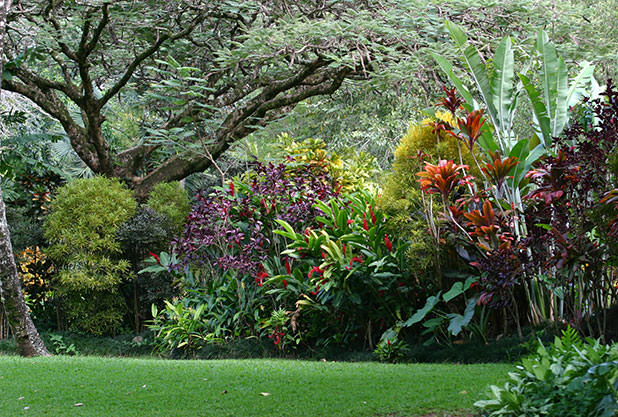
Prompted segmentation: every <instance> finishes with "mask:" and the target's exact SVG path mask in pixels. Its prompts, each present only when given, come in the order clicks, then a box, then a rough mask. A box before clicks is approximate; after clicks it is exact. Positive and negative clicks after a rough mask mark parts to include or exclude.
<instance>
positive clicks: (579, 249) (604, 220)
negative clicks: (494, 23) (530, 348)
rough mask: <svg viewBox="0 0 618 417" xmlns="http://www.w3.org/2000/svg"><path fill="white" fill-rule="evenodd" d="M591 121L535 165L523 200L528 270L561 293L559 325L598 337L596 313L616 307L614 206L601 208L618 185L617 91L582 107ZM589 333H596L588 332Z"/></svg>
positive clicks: (609, 88)
mask: <svg viewBox="0 0 618 417" xmlns="http://www.w3.org/2000/svg"><path fill="white" fill-rule="evenodd" d="M584 105H585V106H588V107H589V108H591V109H592V111H593V114H594V119H595V120H596V123H594V124H593V123H591V120H589V119H584V120H580V121H576V122H574V123H573V124H572V125H571V126H570V127H569V128H568V129H566V130H565V132H564V134H563V136H561V137H560V138H555V139H554V140H555V148H556V154H555V156H546V157H544V158H543V159H541V160H540V161H539V162H538V163H537V165H536V167H535V169H534V170H532V171H530V172H529V174H528V177H529V178H530V180H531V181H532V182H533V183H534V184H535V185H536V187H535V188H534V190H533V191H532V192H531V193H529V194H528V195H527V196H526V197H525V198H526V200H527V202H528V209H527V210H526V222H527V224H528V225H529V234H528V237H527V239H526V241H525V245H526V246H527V248H528V249H529V253H530V255H531V258H530V263H529V264H528V265H527V268H528V270H529V271H532V272H536V273H539V272H541V273H542V274H543V275H544V276H546V278H547V280H548V281H549V282H550V284H551V285H552V287H553V288H554V289H555V290H557V291H559V292H560V294H561V299H562V302H563V308H564V311H565V317H564V318H565V320H566V321H568V322H569V324H571V325H572V326H574V327H576V328H578V329H579V330H581V331H586V332H588V333H595V334H602V333H603V329H604V326H605V325H604V323H603V318H602V314H603V312H604V311H605V309H607V308H608V307H609V306H610V305H611V304H612V303H614V302H616V300H617V297H616V296H617V294H616V287H615V284H616V254H615V252H616V245H617V243H618V242H617V241H616V236H614V235H613V234H612V233H611V231H612V229H611V227H612V225H613V223H612V222H613V219H615V217H616V207H615V206H613V205H608V204H604V202H605V201H607V200H604V197H606V196H607V195H609V193H611V189H612V188H614V187H615V182H616V180H617V176H616V175H617V173H618V172H617V171H618V170H616V158H617V156H618V153H617V152H618V92H616V90H615V89H614V86H613V85H612V83H611V82H608V86H607V89H606V92H605V93H604V94H603V96H602V98H601V99H599V100H595V101H594V102H591V103H590V102H589V103H585V104H584ZM593 327H594V328H595V330H596V331H594V332H593V331H592V330H593Z"/></svg>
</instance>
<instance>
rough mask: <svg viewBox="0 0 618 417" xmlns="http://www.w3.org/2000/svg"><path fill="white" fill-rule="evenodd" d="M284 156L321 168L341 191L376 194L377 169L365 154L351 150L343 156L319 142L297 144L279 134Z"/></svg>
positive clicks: (286, 136)
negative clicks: (364, 191) (365, 191)
mask: <svg viewBox="0 0 618 417" xmlns="http://www.w3.org/2000/svg"><path fill="white" fill-rule="evenodd" d="M281 139H282V141H283V143H284V145H283V153H284V155H285V156H291V157H293V158H294V160H295V161H296V162H298V163H302V164H311V165H317V166H320V167H322V169H324V171H325V172H327V173H328V174H329V175H330V177H331V178H333V179H334V180H335V181H336V182H337V183H338V184H340V185H341V191H342V192H346V193H352V192H355V191H363V190H369V191H375V190H376V189H377V187H376V184H375V181H374V180H375V177H376V176H377V173H378V166H377V163H376V159H375V157H374V156H372V155H369V154H368V153H366V152H362V151H360V152H355V151H351V152H348V153H347V154H345V155H339V154H338V153H336V152H333V151H328V150H327V149H326V143H324V141H322V140H319V139H305V140H303V141H302V142H297V141H295V140H293V139H291V138H290V137H289V136H288V135H281Z"/></svg>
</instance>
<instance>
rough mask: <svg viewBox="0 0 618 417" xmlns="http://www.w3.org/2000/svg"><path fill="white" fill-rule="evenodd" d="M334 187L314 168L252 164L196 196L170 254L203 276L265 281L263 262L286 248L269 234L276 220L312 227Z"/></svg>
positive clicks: (334, 184)
mask: <svg viewBox="0 0 618 417" xmlns="http://www.w3.org/2000/svg"><path fill="white" fill-rule="evenodd" d="M337 188H338V187H337V184H336V183H335V181H334V180H333V179H332V178H331V177H330V176H329V175H328V174H327V173H325V171H324V170H321V169H320V168H319V167H318V166H315V165H309V164H293V165H292V164H272V163H270V164H264V163H255V164H254V165H253V169H252V170H251V171H249V172H248V173H246V174H245V175H244V176H243V177H242V178H240V179H236V180H234V181H230V183H229V185H228V187H226V189H218V190H216V191H215V192H213V193H212V194H210V195H198V196H197V204H196V205H195V206H194V207H193V210H192V211H191V213H190V214H189V216H188V218H187V223H186V224H187V226H186V229H185V231H184V233H183V235H182V236H181V237H180V239H178V240H177V241H176V242H175V249H174V250H175V252H176V253H177V254H178V255H179V259H180V260H181V261H182V265H185V266H186V265H189V264H191V265H192V266H194V267H197V269H199V268H202V269H204V270H206V271H207V274H208V273H211V274H220V273H222V272H231V273H233V274H234V275H237V276H243V277H249V278H250V279H252V278H255V277H257V276H258V275H260V274H262V275H260V276H261V278H262V279H263V278H265V276H264V275H263V274H264V273H265V272H264V267H263V264H264V262H265V261H266V260H267V259H268V258H269V257H278V256H279V253H280V251H281V250H283V249H284V248H285V245H283V246H282V243H281V242H279V240H280V237H279V236H277V235H275V234H274V233H273V231H274V230H276V229H277V228H278V227H279V226H278V225H277V224H276V222H275V219H280V220H285V221H286V222H289V223H291V224H294V225H298V227H299V228H300V227H306V226H311V225H313V224H314V222H315V217H316V216H317V215H318V214H319V211H318V210H316V209H315V208H314V205H315V203H316V202H317V201H318V200H329V199H330V198H331V197H334V196H336V195H337V194H338V191H337ZM179 267H181V265H179V266H177V268H179ZM255 282H258V283H259V282H260V280H257V281H255Z"/></svg>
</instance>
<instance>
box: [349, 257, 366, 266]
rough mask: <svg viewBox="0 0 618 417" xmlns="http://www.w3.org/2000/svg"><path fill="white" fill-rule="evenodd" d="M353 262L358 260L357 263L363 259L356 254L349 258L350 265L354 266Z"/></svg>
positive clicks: (360, 262)
mask: <svg viewBox="0 0 618 417" xmlns="http://www.w3.org/2000/svg"><path fill="white" fill-rule="evenodd" d="M354 262H358V263H359V264H362V263H363V260H362V259H361V258H359V257H358V256H355V257H354V258H352V259H351V260H350V266H351V267H352V266H354Z"/></svg>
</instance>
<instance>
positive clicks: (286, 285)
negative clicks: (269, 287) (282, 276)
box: [281, 280, 288, 290]
mask: <svg viewBox="0 0 618 417" xmlns="http://www.w3.org/2000/svg"><path fill="white" fill-rule="evenodd" d="M281 282H282V283H283V289H284V290H287V289H288V282H287V281H286V280H282V281H281Z"/></svg>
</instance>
